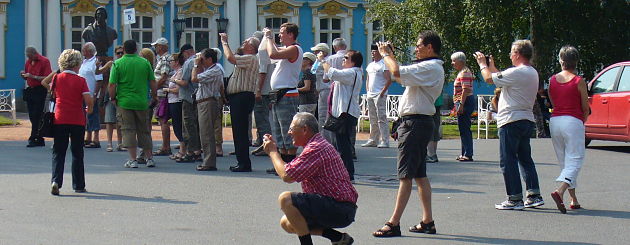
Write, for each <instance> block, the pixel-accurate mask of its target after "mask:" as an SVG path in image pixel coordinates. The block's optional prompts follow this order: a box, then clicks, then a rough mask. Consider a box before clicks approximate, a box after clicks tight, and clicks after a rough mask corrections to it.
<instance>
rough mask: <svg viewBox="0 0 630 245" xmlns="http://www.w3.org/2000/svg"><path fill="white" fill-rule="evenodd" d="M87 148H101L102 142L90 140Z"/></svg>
mask: <svg viewBox="0 0 630 245" xmlns="http://www.w3.org/2000/svg"><path fill="white" fill-rule="evenodd" d="M85 148H101V142H94V141H92V142H90V143H89V144H87V145H85Z"/></svg>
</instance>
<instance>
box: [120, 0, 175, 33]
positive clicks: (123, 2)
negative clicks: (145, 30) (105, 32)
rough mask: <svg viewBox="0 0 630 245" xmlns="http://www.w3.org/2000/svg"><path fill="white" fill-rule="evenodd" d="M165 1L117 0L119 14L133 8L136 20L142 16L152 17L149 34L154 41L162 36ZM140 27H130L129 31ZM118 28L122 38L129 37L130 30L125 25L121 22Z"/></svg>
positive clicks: (121, 14)
mask: <svg viewBox="0 0 630 245" xmlns="http://www.w3.org/2000/svg"><path fill="white" fill-rule="evenodd" d="M114 1H116V0H114ZM166 3H167V0H119V4H120V13H119V16H124V15H125V14H124V10H125V9H127V8H135V9H136V20H138V18H142V17H143V16H146V17H152V22H153V23H152V24H153V25H152V28H151V29H152V30H153V33H152V34H151V40H152V41H155V40H156V39H158V38H159V37H162V35H163V33H164V32H165V30H166V27H165V26H164V25H165V21H164V6H165V5H166ZM140 29H142V28H140ZM140 29H137V28H132V29H131V31H134V30H140ZM120 30H121V31H122V40H129V39H131V36H130V34H131V32H130V31H129V30H127V29H126V26H125V25H124V24H123V23H120ZM119 38H120V37H119Z"/></svg>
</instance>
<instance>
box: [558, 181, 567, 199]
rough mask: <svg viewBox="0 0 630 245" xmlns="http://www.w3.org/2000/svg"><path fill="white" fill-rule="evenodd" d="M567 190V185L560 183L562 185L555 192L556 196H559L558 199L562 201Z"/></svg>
mask: <svg viewBox="0 0 630 245" xmlns="http://www.w3.org/2000/svg"><path fill="white" fill-rule="evenodd" d="M568 188H569V184H567V183H565V182H562V184H560V186H558V189H556V191H557V192H558V194H560V197H561V198H562V199H564V192H565V191H566V190H567V189H568Z"/></svg>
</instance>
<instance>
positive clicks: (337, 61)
mask: <svg viewBox="0 0 630 245" xmlns="http://www.w3.org/2000/svg"><path fill="white" fill-rule="evenodd" d="M332 46H333V49H334V50H335V52H336V53H335V54H333V55H331V56H330V57H328V59H326V63H328V64H330V67H332V68H335V69H343V66H342V62H343V57H344V56H345V55H346V53H347V52H348V51H347V50H346V49H347V48H348V45H347V44H346V40H345V39H343V38H340V37H339V38H335V40H333V43H332ZM324 82H328V83H329V82H330V79H329V78H328V76H327V75H326V74H324ZM334 91H335V86H334V84H333V83H331V84H330V94H329V95H328V103H327V104H328V114H330V113H331V107H332V97H333V93H334ZM356 138H357V130H356V128H352V130H350V142H351V144H352V159H357V154H356V151H355V149H354V144H355V141H356Z"/></svg>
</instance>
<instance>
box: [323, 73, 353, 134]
mask: <svg viewBox="0 0 630 245" xmlns="http://www.w3.org/2000/svg"><path fill="white" fill-rule="evenodd" d="M356 84H357V74H356V73H355V74H354V83H353V84H352V93H351V94H350V100H349V101H348V108H347V109H346V111H345V112H342V113H341V115H339V117H334V116H333V115H331V114H328V118H327V119H326V122H325V123H324V129H326V130H328V131H332V132H335V133H343V131H344V130H345V128H346V127H345V126H346V123H348V120H349V119H350V117H352V115H350V114H349V113H348V111H350V104H352V96H353V95H354V86H355V85H356Z"/></svg>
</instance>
